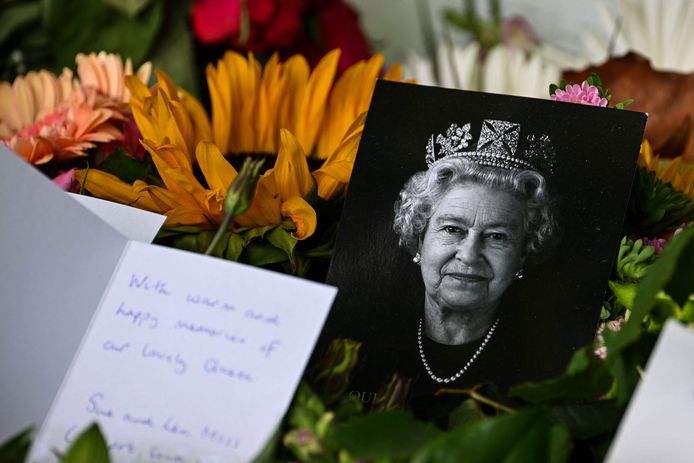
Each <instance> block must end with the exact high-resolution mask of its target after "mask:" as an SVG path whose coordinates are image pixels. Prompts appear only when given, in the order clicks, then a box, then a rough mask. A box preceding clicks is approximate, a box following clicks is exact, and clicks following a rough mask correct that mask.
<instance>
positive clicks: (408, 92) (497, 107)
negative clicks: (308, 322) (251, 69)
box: [316, 81, 645, 403]
mask: <svg viewBox="0 0 694 463" xmlns="http://www.w3.org/2000/svg"><path fill="white" fill-rule="evenodd" d="M644 125H645V116H644V115H643V114H640V113H635V112H631V111H619V110H612V109H606V108H598V107H593V106H584V105H576V104H567V103H562V102H556V101H549V100H541V99H534V98H521V97H514V96H508V95H494V94H486V93H479V92H468V91H459V90H451V89H443V88H434V87H425V86H420V85H412V84H405V83H398V82H388V81H379V82H378V83H377V85H376V89H375V91H374V95H373V99H372V102H371V107H370V109H369V113H368V117H367V119H366V124H365V126H364V132H363V135H362V138H361V142H360V145H359V150H358V153H357V157H356V160H355V163H354V168H353V171H352V176H351V179H350V183H349V191H348V192H347V196H346V198H345V202H344V206H343V209H342V215H341V218H340V226H339V229H338V230H337V236H336V239H335V248H334V249H335V251H334V255H333V257H332V259H331V262H330V269H329V273H328V283H331V284H333V285H335V286H336V287H337V288H338V294H337V297H336V299H335V303H334V304H333V308H332V310H331V313H330V315H329V317H328V321H327V322H326V325H325V329H324V331H323V333H322V335H321V343H322V344H319V346H318V348H317V349H316V351H317V352H321V351H323V350H324V349H325V348H326V347H327V345H328V344H329V342H330V341H331V340H332V339H334V338H336V337H342V338H350V339H353V340H355V341H358V342H359V343H360V345H361V347H360V349H359V352H358V355H359V358H358V361H357V362H356V366H355V368H354V371H353V372H352V375H351V377H350V384H351V392H352V395H355V396H358V397H359V398H360V399H361V400H362V401H363V402H365V403H369V402H370V401H371V400H372V399H373V397H374V396H375V394H376V391H378V390H379V389H380V388H381V387H382V386H383V385H384V384H385V383H387V382H388V381H389V380H391V378H393V377H394V376H393V375H396V374H397V375H398V376H397V377H398V378H401V380H400V384H408V385H409V386H407V388H405V389H407V390H408V396H409V397H411V398H420V399H424V398H426V397H431V395H432V394H433V393H434V392H436V391H437V390H439V389H442V388H444V389H459V388H466V387H472V386H474V385H476V384H481V383H493V384H495V385H497V386H499V387H512V386H514V385H516V384H519V383H522V382H524V381H533V380H541V379H546V378H551V377H553V376H557V375H559V374H561V373H562V372H563V371H564V369H565V368H566V365H567V364H568V362H569V360H570V358H571V356H572V355H573V353H574V352H575V351H576V350H577V349H579V348H580V347H582V346H584V345H586V344H588V343H590V342H591V341H592V340H593V339H594V337H595V330H596V326H597V324H598V320H599V315H600V310H601V303H602V301H603V300H604V296H605V289H606V281H607V280H608V279H609V278H610V273H611V271H612V266H613V263H614V261H615V258H616V255H617V251H618V248H619V241H620V239H621V236H620V233H621V230H622V220H623V217H624V214H625V211H626V208H627V205H628V202H629V193H630V189H631V183H632V180H633V176H634V171H635V165H636V158H637V157H638V152H639V145H640V142H641V136H642V133H643V127H644ZM405 378H407V381H406V380H405Z"/></svg>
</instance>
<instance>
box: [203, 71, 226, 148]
mask: <svg viewBox="0 0 694 463" xmlns="http://www.w3.org/2000/svg"><path fill="white" fill-rule="evenodd" d="M205 74H206V76H207V87H208V88H209V90H210V102H211V104H212V140H213V141H214V143H215V144H216V145H217V146H219V147H220V148H221V149H222V151H224V152H225V153H228V152H229V151H230V146H229V139H230V136H231V123H232V117H233V116H232V114H231V108H230V103H231V94H230V92H231V89H230V87H229V79H228V75H227V71H226V66H224V65H223V64H221V62H220V63H219V64H218V67H217V68H215V67H214V66H212V65H211V64H208V65H207V68H206V69H205Z"/></svg>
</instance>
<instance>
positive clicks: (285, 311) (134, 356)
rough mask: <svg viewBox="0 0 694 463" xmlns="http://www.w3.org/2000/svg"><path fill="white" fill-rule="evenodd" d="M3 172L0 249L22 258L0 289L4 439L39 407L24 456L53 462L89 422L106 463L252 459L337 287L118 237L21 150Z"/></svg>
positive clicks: (0, 163)
mask: <svg viewBox="0 0 694 463" xmlns="http://www.w3.org/2000/svg"><path fill="white" fill-rule="evenodd" d="M0 172H1V173H2V174H1V175H2V176H3V180H7V179H5V178H4V177H7V178H14V179H16V180H14V181H8V182H0V189H1V190H2V197H3V198H12V201H11V202H10V205H9V206H8V205H7V202H6V203H5V205H4V206H3V211H2V212H3V215H4V216H10V217H11V218H12V220H13V221H14V222H15V223H14V224H8V223H7V222H3V223H2V226H1V227H0V231H2V233H3V237H5V236H7V237H8V238H9V240H4V241H3V242H2V243H0V256H1V257H2V258H3V261H5V260H4V259H11V260H9V261H12V262H17V266H16V267H15V266H13V268H16V269H17V270H13V269H8V268H3V270H2V272H3V274H4V276H6V277H8V278H10V279H11V280H10V281H9V282H6V281H5V279H4V278H3V279H2V280H1V282H0V285H2V286H1V289H2V292H0V294H2V296H1V297H2V307H3V309H2V310H3V313H2V320H3V323H2V328H1V329H2V333H1V334H2V336H0V342H1V343H2V347H3V349H2V350H1V351H0V355H2V357H1V359H2V364H1V365H0V370H1V371H2V375H0V384H1V385H2V390H0V400H1V401H2V402H0V405H1V406H2V408H1V409H0V414H2V416H3V420H2V429H1V431H2V437H3V438H6V437H7V436H9V435H10V434H12V433H14V432H18V431H20V430H21V429H22V427H23V426H26V425H29V424H32V423H33V424H38V423H39V422H40V420H41V419H42V418H43V417H44V416H45V415H46V413H47V412H48V413H47V417H46V419H45V421H44V424H43V426H42V427H41V431H40V432H39V434H38V436H37V437H36V439H35V442H34V446H33V448H32V452H31V455H30V458H29V461H32V462H33V461H39V462H44V461H55V456H54V450H57V451H64V450H65V449H66V448H67V446H68V445H69V444H70V442H71V441H72V440H73V439H74V438H75V436H76V435H77V434H78V433H79V432H80V431H81V430H82V429H84V428H85V427H86V426H88V425H89V424H90V423H91V422H94V421H96V422H98V423H99V425H100V426H101V428H102V430H103V431H104V434H105V437H106V439H107V442H108V444H109V448H110V453H111V457H112V459H113V461H114V462H144V461H180V462H186V461H190V462H200V463H203V462H210V463H213V462H222V461H224V462H227V461H229V462H233V461H248V460H250V459H251V458H252V457H253V456H254V455H255V454H257V452H259V451H260V450H261V449H262V447H263V445H264V444H265V442H266V441H267V439H268V438H269V437H270V436H271V434H272V432H273V431H274V429H275V427H276V426H277V424H278V423H279V421H280V419H281V417H282V415H283V414H284V413H285V411H286V409H287V407H288V405H289V402H290V400H291V397H292V395H293V393H294V390H295V388H296V385H297V383H298V381H299V379H300V377H301V374H302V372H303V369H304V367H305V364H306V362H307V360H308V357H309V355H310V353H311V350H312V348H313V345H314V343H315V340H316V338H317V336H318V333H319V332H320V329H321V327H322V325H323V322H324V320H325V317H326V316H327V313H328V310H329V307H330V304H331V303H332V300H333V298H334V296H335V292H336V290H335V289H334V288H332V287H329V286H326V285H322V284H318V283H313V282H309V281H306V280H301V279H297V278H293V277H290V276H286V275H282V274H279V273H274V272H269V271H265V270H262V269H258V268H254V267H250V266H246V265H242V264H236V263H232V262H227V261H223V260H220V259H215V258H210V257H206V256H202V255H198V254H193V253H188V252H184V251H179V250H175V249H169V248H164V247H160V246H156V245H149V244H143V243H139V242H135V241H128V240H126V239H125V238H124V237H122V236H121V235H119V234H118V233H116V232H115V231H113V230H112V229H110V228H109V227H108V226H107V225H106V224H104V223H102V222H101V221H100V220H99V219H97V218H96V217H94V216H93V215H92V214H91V213H90V212H89V211H87V210H86V209H84V208H83V207H82V206H80V205H79V204H77V203H76V202H75V201H73V200H72V199H71V198H69V197H68V196H67V195H65V194H63V193H62V192H61V191H60V190H59V189H58V188H56V187H54V186H53V185H52V184H51V182H50V181H48V180H46V179H45V178H43V177H42V175H41V174H39V173H38V172H36V171H34V169H33V168H32V167H30V166H28V165H25V164H24V163H23V162H22V161H21V160H19V159H17V158H16V156H15V155H13V154H11V153H7V152H3V153H0ZM39 210H40V211H46V212H45V213H39ZM27 211H33V212H34V213H33V214H27ZM5 214H6V215H5ZM46 217H49V218H50V220H48V221H47V219H46ZM17 222H19V223H17ZM49 231H51V232H52V233H51V234H50V236H49V238H46V235H47V234H48V233H49ZM6 234H7V235H6ZM10 241H16V243H17V245H10V244H8V242H10ZM37 241H38V243H36V242H37ZM46 241H50V245H46ZM4 267H8V266H4ZM47 291H51V292H52V294H46V293H47ZM55 323H60V324H59V325H55ZM11 333H15V336H11V337H10V338H11V339H9V340H8V339H5V335H6V334H11ZM44 369H47V370H50V374H47V373H46V374H38V373H37V370H39V371H40V370H44ZM66 372H67V374H66ZM61 382H62V385H61ZM25 385H26V386H27V387H23V386H25ZM4 391H11V394H10V397H9V398H8V397H6V396H5V394H4V393H2V392H4ZM56 393H57V396H56ZM54 396H55V400H54V401H53V404H52V406H50V403H51V401H52V399H53V397H54ZM10 399H11V400H10ZM49 406H50V411H49ZM6 411H8V412H11V413H9V414H6V413H5V412H6Z"/></svg>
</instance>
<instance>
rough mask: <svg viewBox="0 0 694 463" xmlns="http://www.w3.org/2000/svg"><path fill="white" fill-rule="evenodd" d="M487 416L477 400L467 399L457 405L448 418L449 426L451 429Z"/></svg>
mask: <svg viewBox="0 0 694 463" xmlns="http://www.w3.org/2000/svg"><path fill="white" fill-rule="evenodd" d="M484 418H485V414H484V413H483V412H482V409H481V408H480V406H479V404H478V403H477V401H475V400H474V399H466V400H464V401H463V403H461V404H460V405H458V406H457V407H455V408H454V409H453V411H452V412H451V414H450V415H449V418H448V427H449V428H450V429H452V428H455V427H457V426H462V425H464V424H468V423H475V422H477V421H480V420H482V419H484Z"/></svg>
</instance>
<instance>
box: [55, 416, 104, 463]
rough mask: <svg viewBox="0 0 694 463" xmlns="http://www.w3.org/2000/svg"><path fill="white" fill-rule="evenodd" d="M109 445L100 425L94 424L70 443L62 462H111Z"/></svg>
mask: <svg viewBox="0 0 694 463" xmlns="http://www.w3.org/2000/svg"><path fill="white" fill-rule="evenodd" d="M110 461H111V460H110V458H109V456H108V447H107V446H106V441H105V440H104V436H103V434H101V430H100V429H99V425H97V424H96V423H95V424H92V425H91V426H90V427H89V428H87V430H86V431H84V432H82V433H81V434H80V435H79V436H78V437H77V439H76V440H75V441H74V442H73V443H72V445H70V448H69V449H68V450H67V452H66V453H65V455H64V456H63V457H62V459H61V463H109V462H110Z"/></svg>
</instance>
